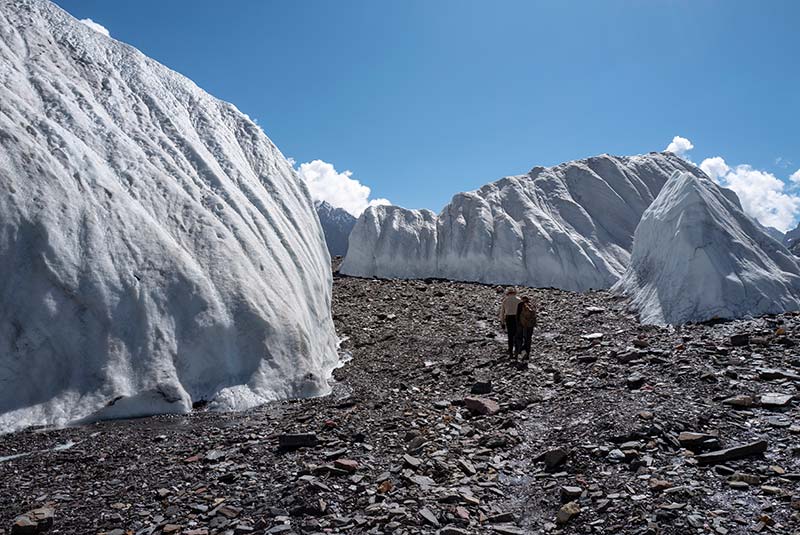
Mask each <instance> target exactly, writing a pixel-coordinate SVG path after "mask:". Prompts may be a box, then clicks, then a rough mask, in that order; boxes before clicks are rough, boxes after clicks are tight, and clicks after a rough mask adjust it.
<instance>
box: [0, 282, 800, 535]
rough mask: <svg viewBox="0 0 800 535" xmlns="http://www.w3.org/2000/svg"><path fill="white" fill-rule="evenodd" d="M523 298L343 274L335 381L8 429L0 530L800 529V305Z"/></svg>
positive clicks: (0, 466)
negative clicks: (522, 333)
mask: <svg viewBox="0 0 800 535" xmlns="http://www.w3.org/2000/svg"><path fill="white" fill-rule="evenodd" d="M527 293H528V294H530V295H532V296H534V297H535V299H536V300H537V301H538V302H539V305H540V314H539V320H540V325H539V327H538V328H537V330H536V331H535V334H534V343H533V347H534V350H533V351H532V355H531V358H530V359H529V360H526V361H524V362H522V363H519V362H515V361H514V360H513V359H509V358H508V357H506V356H505V354H504V353H505V348H506V343H505V338H504V336H505V335H504V333H502V332H501V331H500V330H499V325H498V323H497V321H496V315H497V304H498V301H499V297H500V294H498V290H497V289H496V288H495V287H492V286H482V285H475V284H461V283H450V282H440V281H372V280H359V279H352V278H337V279H336V280H335V283H334V307H333V308H334V321H335V323H336V326H337V330H338V332H339V333H340V336H342V337H343V338H344V342H343V345H342V348H343V351H346V352H348V353H349V354H351V355H352V360H350V361H349V362H347V363H346V364H345V365H344V366H343V367H342V368H340V369H338V370H336V372H335V374H334V375H335V377H336V379H337V383H336V385H335V388H334V392H333V394H332V395H331V396H328V397H326V398H320V399H311V400H303V401H293V402H280V403H273V404H270V405H267V406H264V407H260V408H258V409H256V410H253V411H249V412H245V413H236V414H218V413H211V412H202V411H198V412H196V413H194V414H192V415H189V416H165V417H154V418H146V419H141V420H133V421H120V422H107V423H101V424H96V425H92V426H88V427H81V428H71V429H61V430H30V431H26V432H22V433H17V434H13V435H6V436H2V437H0V497H1V498H2V499H0V534H2V535H9V534H11V533H18V532H19V533H27V532H28V531H15V530H19V529H37V530H40V531H30V532H32V533H38V532H47V533H80V534H100V533H104V534H113V535H128V534H134V535H138V534H143V535H144V534H146V535H151V534H170V533H174V534H182V535H212V534H225V535H239V534H249V533H256V534H264V533H270V534H273V533H285V534H291V533H294V534H311V533H375V534H378V533H387V534H388V533H397V534H412V533H442V534H472V533H509V534H517V533H587V534H588V533H608V534H612V533H626V534H627V533H631V534H634V533H641V534H658V533H670V534H671V533H675V534H679V533H680V534H683V533H698V534H700V533H702V534H706V533H715V534H719V535H726V534H738V533H753V532H755V533H789V534H793V533H800V410H799V409H798V385H800V381H798V374H799V373H800V356H798V355H799V354H800V353H798V352H797V351H796V349H795V344H796V342H797V341H798V340H800V317H797V316H794V315H782V316H775V317H766V318H760V319H755V320H750V321H739V322H729V323H720V324H716V325H692V326H684V327H682V328H679V329H672V328H669V329H666V328H655V327H642V326H640V325H638V323H637V322H636V319H635V318H634V317H633V316H631V315H630V314H628V313H627V312H626V310H625V306H624V303H623V302H621V301H618V300H616V299H614V298H612V297H611V296H610V295H609V294H608V293H606V292H596V293H586V294H573V293H569V292H562V291H556V290H528V291H527ZM703 455H706V456H707V457H705V458H703V457H701V456H703ZM709 459H710V460H709ZM37 510H40V513H37V514H33V512H34V511H37ZM41 510H46V511H47V514H46V515H44V516H42V518H41V519H42V522H41V524H39V523H38V521H37V518H39V516H41V514H42V513H41ZM50 513H52V514H50ZM37 515H39V516H37ZM26 518H27V520H26ZM28 520H31V522H28ZM17 522H19V523H21V524H22V525H21V526H20V527H17V528H15V527H14V526H15V523H17ZM30 523H37V526H36V527H29V526H28V524H30ZM41 530H44V531H41Z"/></svg>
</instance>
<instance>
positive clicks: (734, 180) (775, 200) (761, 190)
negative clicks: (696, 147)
mask: <svg viewBox="0 0 800 535" xmlns="http://www.w3.org/2000/svg"><path fill="white" fill-rule="evenodd" d="M700 168H701V169H702V170H703V171H704V172H705V173H706V174H708V175H709V176H710V177H711V178H713V179H714V180H716V181H717V182H718V183H719V184H720V185H721V186H723V187H726V188H729V189H731V190H733V191H734V192H735V193H736V195H737V196H738V197H739V200H740V201H741V203H742V208H743V209H744V211H745V213H747V214H748V215H750V216H751V217H754V218H755V219H757V220H758V221H759V222H760V223H761V224H762V225H764V226H767V227H775V228H776V229H778V230H780V231H782V232H786V231H788V230H790V229H791V228H793V227H794V222H795V218H796V216H797V213H798V212H799V211H800V197H798V196H797V195H793V194H791V193H787V192H786V191H784V190H785V188H786V184H785V183H784V182H783V181H782V180H781V179H779V178H778V177H776V176H775V175H773V174H772V173H768V172H766V171H760V170H758V169H753V168H752V167H751V166H749V165H746V164H745V165H737V166H736V167H730V166H728V164H727V163H725V160H724V159H722V158H721V157H719V156H715V157H714V158H706V159H705V160H703V162H702V163H701V164H700ZM795 175H798V179H800V170H798V172H797V173H795V174H794V175H792V176H791V177H790V178H791V179H792V180H794V179H795Z"/></svg>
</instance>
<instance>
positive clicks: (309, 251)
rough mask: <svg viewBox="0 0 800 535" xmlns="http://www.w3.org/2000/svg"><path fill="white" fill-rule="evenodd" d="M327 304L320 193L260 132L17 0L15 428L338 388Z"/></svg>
mask: <svg viewBox="0 0 800 535" xmlns="http://www.w3.org/2000/svg"><path fill="white" fill-rule="evenodd" d="M330 300H331V273H330V265H329V256H328V253H327V251H326V248H325V242H324V239H323V234H322V229H321V227H320V225H319V221H318V219H317V216H316V214H315V211H314V205H313V203H312V201H311V198H310V195H309V193H308V191H307V188H306V186H305V185H304V184H303V183H302V182H301V180H300V179H299V178H298V177H297V175H296V174H295V172H294V171H293V169H292V167H291V165H289V163H288V162H287V161H286V159H285V158H284V157H283V155H282V154H281V153H280V152H279V151H278V149H277V148H276V147H275V146H274V145H273V144H272V142H271V141H270V140H269V139H268V138H267V137H266V136H265V135H264V133H263V132H262V130H261V129H260V128H259V127H258V126H257V125H255V124H254V123H253V121H251V120H250V119H249V118H248V117H247V116H245V115H244V114H242V113H241V112H239V111H238V110H237V109H236V108H235V107H234V106H233V105H231V104H228V103H225V102H222V101H220V100H217V99H215V98H213V97H211V96H210V95H208V94H207V93H205V92H204V91H202V90H201V89H199V88H198V87H197V86H196V85H195V84H193V83H192V82H191V81H190V80H188V79H186V78H185V77H183V76H181V75H179V74H177V73H175V72H173V71H171V70H169V69H168V68H166V67H164V66H163V65H160V64H159V63H157V62H156V61H153V60H152V59H149V58H147V57H145V56H144V55H143V54H141V53H140V52H139V51H137V50H135V49H134V48H132V47H130V46H127V45H125V44H123V43H120V42H117V41H115V40H113V39H110V38H108V37H106V36H104V35H102V34H100V33H98V32H95V31H92V30H91V29H89V28H87V27H86V26H85V25H83V24H81V23H79V22H78V21H77V20H75V19H74V18H72V17H71V16H69V15H68V14H66V13H65V12H64V11H62V10H61V9H59V8H58V7H56V6H55V5H54V4H52V3H50V2H47V1H46V0H4V1H3V2H0V432H4V431H5V432H7V431H12V430H15V429H19V428H22V427H25V426H28V425H38V424H65V423H68V422H73V421H76V420H84V421H90V420H93V419H97V418H103V417H124V416H136V415H144V414H152V413H168V412H172V413H183V412H187V411H189V410H191V407H192V403H193V402H195V401H198V400H206V401H209V402H210V403H211V405H212V407H215V408H219V409H243V408H247V407H251V406H253V405H256V404H259V403H262V402H264V401H267V400H272V399H276V398H287V397H296V396H310V395H317V394H322V393H324V392H326V391H327V388H328V385H327V381H326V379H327V378H328V376H329V374H330V371H331V369H332V368H333V367H334V366H335V364H336V362H337V355H336V343H337V340H336V336H335V332H334V327H333V322H332V320H331V314H330V310H331V309H330Z"/></svg>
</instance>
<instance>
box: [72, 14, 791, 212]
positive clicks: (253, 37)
mask: <svg viewBox="0 0 800 535" xmlns="http://www.w3.org/2000/svg"><path fill="white" fill-rule="evenodd" d="M57 3H58V4H59V5H60V6H62V7H63V8H65V9H66V10H67V11H69V12H70V13H71V14H73V15H74V16H76V17H77V18H86V17H88V18H91V19H93V20H94V21H96V22H98V23H100V24H102V25H103V26H105V27H106V28H108V30H109V31H110V32H111V35H112V36H113V37H115V38H117V39H119V40H121V41H125V42H127V43H130V44H132V45H134V46H136V47H137V48H139V49H140V50H142V51H143V52H145V53H146V54H148V55H149V56H152V57H153V58H155V59H157V60H159V61H160V62H162V63H164V64H166V65H168V66H169V67H171V68H173V69H175V70H177V71H179V72H181V73H183V74H185V75H187V76H189V77H190V78H192V79H193V80H194V81H195V82H196V83H197V84H198V85H200V86H201V87H203V88H204V89H206V90H207V91H209V92H210V93H212V94H214V95H216V96H218V97H220V98H223V99H225V100H228V101H231V102H233V103H234V104H236V105H237V106H238V107H239V109H241V110H242V111H244V112H246V113H247V114H248V115H250V116H251V117H253V118H256V119H257V120H258V122H259V124H260V125H261V126H262V127H263V128H264V130H265V132H266V133H267V134H268V135H269V136H270V137H271V138H272V139H273V140H274V141H275V142H276V143H277V145H278V146H279V147H280V149H281V150H282V151H283V153H284V154H286V155H287V156H290V157H292V158H294V159H295V160H296V161H297V162H298V164H299V163H302V162H310V161H312V160H322V161H324V162H327V163H329V164H330V166H328V167H325V166H321V164H317V166H316V168H315V169H312V171H313V172H316V173H317V175H316V176H317V178H318V179H320V180H325V179H326V177H328V175H329V174H330V173H332V172H333V171H332V170H333V168H334V167H335V169H336V170H338V171H339V172H340V173H341V172H343V171H345V170H350V171H351V172H352V174H351V175H343V174H338V175H336V176H335V177H333V176H331V177H330V178H331V182H330V183H329V185H330V186H331V188H334V187H335V186H336V184H345V183H344V182H341V181H342V180H351V181H352V180H358V181H360V182H361V183H363V184H365V185H367V186H369V187H370V188H371V189H372V192H371V197H370V198H374V197H383V198H388V199H390V200H391V201H392V202H393V203H395V204H399V205H402V206H407V207H411V208H421V207H426V208H432V209H434V210H437V211H438V210H439V209H441V207H442V206H443V205H444V204H445V203H446V202H447V201H448V200H449V199H450V197H451V196H452V195H453V194H454V193H456V192H458V191H462V190H467V189H473V188H475V187H478V186H480V185H482V184H484V183H486V182H489V181H492V180H495V179H497V178H499V177H501V176H504V175H508V174H520V173H524V172H526V171H527V170H528V169H530V168H531V167H533V166H534V165H552V164H556V163H559V162H562V161H566V160H571V159H575V158H582V157H586V156H591V155H594V154H599V153H603V152H608V153H612V154H636V153H643V152H648V151H651V150H663V149H664V148H665V147H666V146H667V144H668V143H670V141H671V140H672V139H673V137H674V136H676V135H679V136H683V137H685V138H687V139H688V140H690V141H691V143H692V144H693V145H694V150H692V151H690V152H688V153H686V157H687V158H689V159H691V160H692V161H695V162H697V163H698V164H699V163H701V162H702V161H703V160H705V159H706V158H712V157H720V158H722V159H724V162H725V167H719V166H716V167H714V170H715V171H714V172H719V173H720V174H719V176H718V177H717V178H718V180H719V181H720V182H722V183H726V184H727V185H731V184H737V187H739V188H740V191H741V192H744V193H740V196H747V195H752V196H755V197H759V195H760V194H759V191H760V190H763V189H764V188H766V189H768V190H769V191H770V192H772V193H774V194H776V195H778V197H775V196H774V195H772V196H770V195H771V194H769V195H766V196H765V195H761V197H764V198H762V199H755V200H753V203H755V204H757V206H755V205H754V208H752V209H751V212H753V213H754V215H757V213H759V210H760V211H761V212H763V214H762V215H761V216H760V217H759V219H761V220H762V222H773V223H774V222H778V221H779V222H780V225H777V224H776V226H784V227H787V226H788V225H789V223H788V222H787V219H788V218H790V217H791V219H792V222H793V221H794V219H795V217H796V215H797V214H798V213H799V212H800V197H796V196H795V190H794V188H795V184H794V183H793V182H792V181H791V180H789V177H790V176H791V175H792V173H794V172H795V171H797V170H798V169H800V132H798V128H799V127H800V68H798V57H800V38H798V31H800V2H796V1H791V0H785V1H769V2H761V1H752V2H738V1H734V0H728V1H722V0H720V1H702V0H700V1H698V0H692V1H688V0H687V1H681V0H673V1H666V0H663V1H662V0H653V1H610V0H609V1H597V2H589V1H585V2H578V1H555V0H553V1H548V2H535V1H497V2H494V1H493V2H488V1H486V2H476V1H469V0H452V1H450V0H448V1H445V0H436V1H429V0H403V1H389V0H387V1H372V0H361V1H348V0H343V1H336V2H334V1H328V0H320V1H302V2H301V1H289V0H280V1H249V0H241V1H234V0H229V1H226V2H219V1H211V0H192V1H189V0H171V1H162V0H138V1H137V2H118V1H115V2H111V1H106V0H57ZM717 163H719V162H717ZM743 165H747V166H749V167H747V170H749V171H748V172H758V173H762V174H763V175H768V177H767V178H766V179H765V178H764V176H761V175H759V176H760V178H759V177H756V178H752V177H750V178H748V174H747V173H744V172H743V171H742V169H743V168H742V167H741V166H743ZM725 168H727V170H725ZM326 173H327V174H326ZM334 174H336V173H334ZM769 177H772V179H775V180H777V182H778V183H779V185H778V184H776V183H775V182H773V181H771V179H770V178H769ZM778 179H780V180H778ZM337 180H338V181H339V182H337ZM737 181H738V182H737ZM741 181H744V185H742V184H739V182H741ZM754 181H755V182H754ZM759 181H760V182H759ZM798 181H800V175H798ZM784 182H786V183H787V185H786V186H783V184H784ZM349 185H350V186H353V184H349ZM356 185H357V184H356ZM347 186H348V184H345V187H344V188H343V189H345V190H346V189H347ZM748 188H749V189H750V190H752V191H750V193H747V192H746V190H747V189H748ZM350 189H353V188H350ZM352 193H353V195H356V196H358V195H361V196H364V191H363V189H362V190H357V188H356V189H353V192H352ZM362 200H363V199H362ZM759 203H760V204H759ZM770 203H778V204H780V205H781V206H779V207H778V208H775V207H772V206H770ZM781 203H782V204H781ZM773 208H775V209H776V210H778V211H780V214H778V215H775V214H772V212H771V210H773ZM764 214H766V215H764ZM773 220H774V221H773Z"/></svg>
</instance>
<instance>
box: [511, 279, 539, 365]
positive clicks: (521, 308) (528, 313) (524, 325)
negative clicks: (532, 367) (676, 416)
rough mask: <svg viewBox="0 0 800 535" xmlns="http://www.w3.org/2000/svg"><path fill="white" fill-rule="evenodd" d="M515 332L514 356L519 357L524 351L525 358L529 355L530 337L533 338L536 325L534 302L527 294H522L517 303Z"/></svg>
mask: <svg viewBox="0 0 800 535" xmlns="http://www.w3.org/2000/svg"><path fill="white" fill-rule="evenodd" d="M516 319H517V333H516V335H517V336H516V340H515V343H514V345H515V348H516V351H515V353H514V356H515V357H519V355H520V353H522V351H525V358H526V359H528V358H530V356H531V338H533V328H534V327H536V320H537V317H536V304H535V303H534V302H533V300H532V299H531V298H530V297H528V296H527V295H525V296H522V298H521V299H520V303H519V305H517V315H516Z"/></svg>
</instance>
